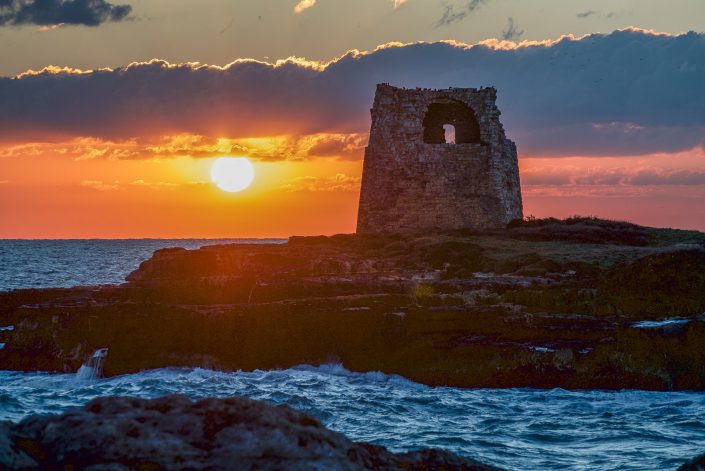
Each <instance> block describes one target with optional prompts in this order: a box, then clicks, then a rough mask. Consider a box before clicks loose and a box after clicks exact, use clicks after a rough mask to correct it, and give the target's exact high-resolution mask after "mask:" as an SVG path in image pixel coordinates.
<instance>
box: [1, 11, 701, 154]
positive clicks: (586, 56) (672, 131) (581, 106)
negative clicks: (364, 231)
mask: <svg viewBox="0 0 705 471" xmlns="http://www.w3.org/2000/svg"><path fill="white" fill-rule="evenodd" d="M0 1H1V0H0ZM380 82H389V83H392V84H394V85H398V86H407V87H416V86H421V87H432V88H446V87H479V86H495V87H496V88H497V89H498V105H499V107H500V109H501V110H502V112H503V116H502V120H503V122H504V124H505V128H506V129H507V131H508V134H509V136H510V137H511V138H512V139H514V140H515V141H517V143H518V145H519V151H520V154H522V155H544V156H551V155H557V156H565V155H635V154H647V153H654V152H677V151H682V150H687V149H692V148H694V147H698V146H700V147H702V146H703V145H704V140H705V35H704V34H699V33H694V32H689V33H686V34H680V35H668V34H659V33H654V32H649V31H644V30H638V29H633V28H631V29H626V30H621V31H615V32H613V33H611V34H606V35H603V34H592V35H588V36H584V37H580V38H575V37H563V38H560V39H558V40H555V41H544V42H526V41H525V42H522V43H520V44H516V43H513V42H508V41H498V40H492V41H485V42H483V43H480V44H476V45H466V44H459V43H454V42H438V43H414V44H406V45H402V44H389V45H385V46H380V47H379V48H378V49H376V50H375V51H372V52H368V53H361V52H358V51H352V52H349V53H347V54H345V55H344V56H342V57H340V58H338V59H336V60H333V61H331V62H330V63H326V64H321V63H316V62H308V61H305V60H302V59H289V60H286V61H280V62H278V63H277V64H268V63H263V62H258V61H252V60H239V61H236V62H233V63H231V64H229V65H227V66H225V67H214V66H202V65H198V64H169V63H167V62H164V61H159V60H154V61H150V62H146V63H134V64H130V65H129V66H126V67H122V68H118V69H114V70H109V69H104V70H96V71H80V70H75V69H70V68H58V67H54V68H48V69H45V70H44V71H40V72H28V73H25V74H22V75H20V76H18V77H14V78H9V77H6V78H0V142H5V143H6V144H7V143H20V142H28V141H38V140H48V139H55V140H60V139H66V138H75V137H94V138H100V139H108V140H110V139H113V140H115V139H117V140H124V139H132V138H138V139H153V138H154V137H155V136H164V135H177V134H183V133H190V134H196V135H202V136H222V137H228V138H233V139H239V138H248V137H258V136H279V135H291V136H296V135H299V136H305V135H313V134H317V133H327V134H336V135H337V134H348V133H350V134H353V133H365V132H367V131H368V130H369V108H370V105H371V103H372V98H373V95H374V90H375V85H376V84H377V83H380ZM341 142H342V141H341ZM333 144H335V143H332V144H330V145H333Z"/></svg>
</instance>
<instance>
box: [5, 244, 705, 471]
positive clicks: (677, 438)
mask: <svg viewBox="0 0 705 471" xmlns="http://www.w3.org/2000/svg"><path fill="white" fill-rule="evenodd" d="M231 242H249V243H253V242H254V243H280V242H282V240H279V239H259V240H257V239H255V240H253V239H219V240H213V239H198V240H196V239H178V240H155V239H149V240H66V241H50V240H45V241H38V240H37V241H35V240H32V241H24V240H22V241H19V240H0V290H12V289H19V288H38V287H61V286H64V287H68V286H76V285H102V284H115V283H121V282H123V281H124V277H125V276H126V275H127V274H128V273H130V272H131V271H132V270H134V269H136V268H137V267H138V266H139V263H140V262H141V261H142V260H144V259H146V258H148V257H149V256H150V255H151V253H152V252H153V251H154V250H157V249H160V248H164V247H185V248H189V249H192V248H197V247H200V246H203V245H209V244H223V243H231ZM8 327H10V326H6V325H4V323H3V322H2V318H0V329H4V328H8ZM0 334H2V332H0ZM108 355H109V353H108ZM82 373H85V371H84V372H82ZM174 393H178V394H185V395H187V396H190V397H193V398H203V397H213V396H215V397H227V396H234V395H244V396H248V397H251V398H254V399H260V400H264V401H269V402H273V403H285V404H288V405H290V406H291V407H294V408H296V409H301V410H304V411H307V412H310V413H311V414H313V415H315V416H316V417H318V418H319V419H320V420H321V421H322V422H323V423H324V424H325V425H326V426H328V427H329V428H331V429H333V430H336V431H339V432H342V433H344V434H345V435H347V436H348V437H350V438H351V439H353V440H355V441H366V442H371V443H375V444H380V445H384V446H386V447H388V448H390V449H391V450H393V451H407V450H413V449H418V448H425V447H435V448H443V449H447V450H450V451H453V452H455V453H458V454H460V455H464V456H468V457H471V458H474V459H477V460H479V461H483V462H486V463H488V464H493V465H495V466H500V467H503V468H507V469H522V470H546V469H570V470H573V469H589V470H661V469H675V468H677V467H678V466H679V465H680V464H682V463H683V462H684V461H685V460H686V459H690V458H692V457H694V456H695V455H698V454H700V453H703V452H705V393H701V392H651V391H636V390H623V391H600V390H587V391H566V390H562V389H550V390H544V389H461V388H450V387H429V386H425V385H423V384H419V383H415V382H413V381H410V380H407V379H405V378H403V377H400V376H396V375H387V374H384V373H381V372H377V371H370V372H352V371H349V370H347V369H346V368H345V365H341V364H328V365H317V366H314V365H300V366H297V367H295V368H290V369H286V370H275V371H237V372H221V371H212V370H205V369H186V368H163V369H158V370H150V371H142V372H139V373H135V374H129V375H124V376H117V377H112V378H96V377H94V376H93V375H90V374H89V375H86V374H81V373H77V374H50V373H42V372H32V373H22V372H13V371H2V370H0V421H2V420H10V421H18V420H21V419H22V418H24V417H27V416H28V415H32V414H58V413H60V412H62V411H65V410H66V409H68V408H71V407H77V406H81V405H83V404H85V403H86V402H88V401H90V400H91V399H92V398H94V397H97V396H107V395H130V396H139V397H157V396H162V395H165V394H174Z"/></svg>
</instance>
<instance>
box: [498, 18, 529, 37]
mask: <svg viewBox="0 0 705 471" xmlns="http://www.w3.org/2000/svg"><path fill="white" fill-rule="evenodd" d="M523 34H524V30H520V29H519V26H518V25H517V24H516V23H514V18H512V17H511V16H510V17H509V18H507V29H506V30H505V31H502V39H504V40H507V41H514V40H516V39H519V38H520V37H521V36H522V35H523Z"/></svg>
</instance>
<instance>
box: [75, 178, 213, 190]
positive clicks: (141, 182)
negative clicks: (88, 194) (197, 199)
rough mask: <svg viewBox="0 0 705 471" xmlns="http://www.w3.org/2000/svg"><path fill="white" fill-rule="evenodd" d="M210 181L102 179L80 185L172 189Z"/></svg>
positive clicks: (85, 181) (199, 184) (82, 182)
mask: <svg viewBox="0 0 705 471" xmlns="http://www.w3.org/2000/svg"><path fill="white" fill-rule="evenodd" d="M209 184H210V183H209V182H196V181H194V182H183V183H173V182H159V181H157V182H147V181H144V180H134V181H131V182H127V183H123V182H120V180H115V181H112V182H105V181H102V180H83V181H81V183H80V185H81V186H82V187H85V188H90V189H91V190H96V191H117V190H125V189H127V188H130V187H133V188H134V187H137V188H145V189H149V190H172V189H176V188H182V187H192V188H193V187H202V186H204V185H209Z"/></svg>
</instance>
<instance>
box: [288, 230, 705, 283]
mask: <svg viewBox="0 0 705 471" xmlns="http://www.w3.org/2000/svg"><path fill="white" fill-rule="evenodd" d="M289 243H290V244H292V245H319V244H323V245H330V246H335V247H338V248H345V249H349V250H353V251H356V252H363V253H367V254H369V255H370V256H375V257H380V256H381V257H384V258H401V259H410V260H414V259H416V260H420V259H426V260H428V261H429V263H430V264H431V265H432V266H434V268H435V267H438V266H439V265H442V264H443V263H445V262H447V261H451V262H455V263H456V264H457V263H458V262H462V263H459V264H460V265H463V266H464V268H466V269H468V270H470V269H475V270H476V271H483V270H486V271H495V272H498V273H503V272H507V271H512V270H511V268H512V267H513V266H514V265H521V266H528V265H536V264H539V265H547V264H550V263H555V264H559V265H562V266H565V265H567V264H571V263H579V264H591V265H595V266H598V267H600V268H611V267H614V266H617V265H619V264H623V263H631V262H633V261H634V260H637V259H639V258H641V257H644V256H647V255H651V254H654V253H660V252H666V251H672V250H674V249H682V248H694V247H701V248H705V233H702V232H697V231H684V230H676V229H658V228H650V227H643V226H639V225H636V224H632V223H629V222H623V221H610V220H605V219H598V218H595V217H582V216H573V217H570V218H567V219H562V220H561V219H556V218H544V219H537V218H534V217H528V218H526V219H524V220H517V221H513V222H512V223H510V224H509V225H508V226H507V228H506V229H503V230H495V231H455V232H444V233H436V234H423V235H421V234H418V235H398V234H388V235H356V234H339V235H335V236H331V237H326V236H317V237H292V238H290V239H289ZM534 259H535V260H534ZM488 262H489V263H488ZM538 268H539V269H543V268H546V269H549V268H550V267H548V266H546V267H538ZM556 268H557V267H556Z"/></svg>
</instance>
